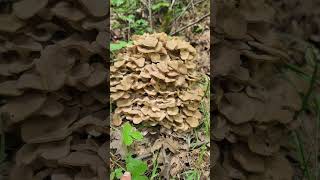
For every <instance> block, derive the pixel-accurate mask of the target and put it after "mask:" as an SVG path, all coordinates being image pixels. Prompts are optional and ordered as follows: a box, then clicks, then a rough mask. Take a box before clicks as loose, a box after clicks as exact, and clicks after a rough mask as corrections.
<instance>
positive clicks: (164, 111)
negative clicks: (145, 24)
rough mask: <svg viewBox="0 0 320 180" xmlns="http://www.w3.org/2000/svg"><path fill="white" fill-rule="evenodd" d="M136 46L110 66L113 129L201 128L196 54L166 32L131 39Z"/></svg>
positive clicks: (201, 94)
mask: <svg viewBox="0 0 320 180" xmlns="http://www.w3.org/2000/svg"><path fill="white" fill-rule="evenodd" d="M132 39H133V45H132V46H130V47H128V48H127V49H126V50H125V51H124V52H121V53H119V54H118V55H117V57H116V61H115V62H114V63H113V65H112V66H111V77H110V86H111V100H112V101H113V102H114V103H115V104H116V105H117V108H116V110H115V111H114V115H113V125H116V126H119V125H121V123H122V121H123V120H130V121H132V122H133V123H134V124H139V123H141V122H144V123H149V124H151V125H157V124H159V125H162V126H164V127H166V128H172V129H173V130H175V131H188V130H191V129H192V128H195V127H197V126H198V125H199V124H200V120H201V113H200V111H199V104H200V101H201V99H202V97H203V96H204V91H203V89H201V88H200V87H199V86H198V84H199V80H200V77H201V76H200V73H198V72H197V70H196V62H195V61H196V58H197V52H196V50H195V48H194V47H192V46H191V45H190V43H188V42H186V41H184V40H182V39H180V38H178V37H169V36H167V35H166V34H164V33H156V34H144V35H142V36H133V38H132Z"/></svg>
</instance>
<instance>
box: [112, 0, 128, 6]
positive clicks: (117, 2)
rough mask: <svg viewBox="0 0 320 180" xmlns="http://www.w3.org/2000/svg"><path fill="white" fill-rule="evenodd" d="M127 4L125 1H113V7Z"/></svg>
mask: <svg viewBox="0 0 320 180" xmlns="http://www.w3.org/2000/svg"><path fill="white" fill-rule="evenodd" d="M124 3H125V0H111V5H113V6H116V7H119V6H121V5H122V4H124Z"/></svg>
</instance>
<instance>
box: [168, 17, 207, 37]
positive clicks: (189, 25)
mask: <svg viewBox="0 0 320 180" xmlns="http://www.w3.org/2000/svg"><path fill="white" fill-rule="evenodd" d="M209 16H210V13H208V14H206V15H204V16H202V17H201V18H200V19H198V20H196V21H195V22H193V23H190V24H188V25H186V26H184V27H182V28H181V29H179V30H177V31H176V32H174V33H170V35H175V34H177V33H179V32H181V31H183V30H185V29H187V28H188V27H191V26H193V25H195V24H197V23H199V22H200V21H202V20H203V19H205V18H207V17H209Z"/></svg>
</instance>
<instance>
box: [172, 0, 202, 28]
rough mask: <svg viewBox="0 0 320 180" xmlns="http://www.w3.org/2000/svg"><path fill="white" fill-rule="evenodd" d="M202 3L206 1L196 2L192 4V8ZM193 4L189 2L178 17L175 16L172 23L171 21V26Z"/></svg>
mask: <svg viewBox="0 0 320 180" xmlns="http://www.w3.org/2000/svg"><path fill="white" fill-rule="evenodd" d="M203 1H206V0H201V1H198V2H196V3H194V4H193V6H196V5H197V4H200V3H202V2H203ZM192 3H193V1H192V0H191V1H190V2H189V3H188V5H187V6H186V8H185V9H184V10H183V11H182V12H181V13H180V14H179V16H177V17H176V18H175V19H174V20H173V21H172V24H173V23H176V22H177V21H178V20H179V19H180V18H181V17H182V16H183V15H184V13H185V12H187V10H188V9H189V7H190V6H191V4H192Z"/></svg>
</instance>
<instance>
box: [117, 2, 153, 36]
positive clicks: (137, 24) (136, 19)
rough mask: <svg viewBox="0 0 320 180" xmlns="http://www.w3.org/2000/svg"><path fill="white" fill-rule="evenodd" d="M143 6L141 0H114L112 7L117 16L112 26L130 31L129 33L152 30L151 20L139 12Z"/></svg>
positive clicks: (141, 32)
mask: <svg viewBox="0 0 320 180" xmlns="http://www.w3.org/2000/svg"><path fill="white" fill-rule="evenodd" d="M141 6H142V4H141V2H140V1H139V0H112V1H111V8H112V11H113V12H114V13H113V14H115V15H116V16H115V17H114V18H115V21H112V25H111V26H112V27H113V28H118V29H121V30H125V31H128V34H129V35H130V34H131V33H133V34H143V33H145V32H152V29H151V27H150V24H149V22H148V21H147V20H146V19H144V18H143V17H142V16H141V14H140V12H139V9H141Z"/></svg>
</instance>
